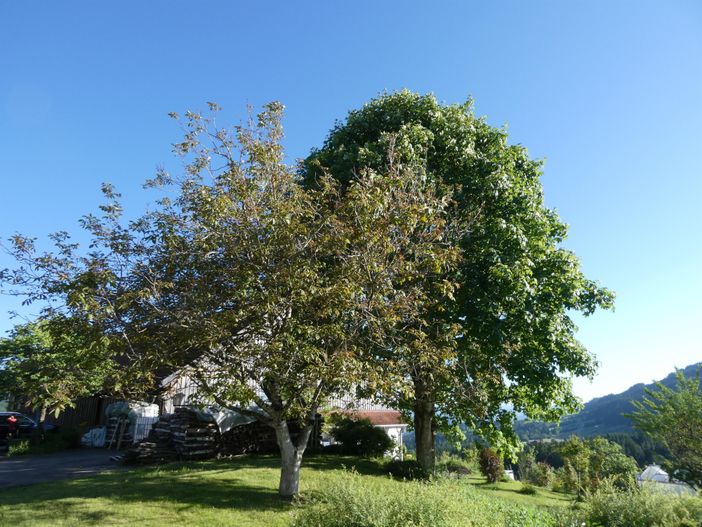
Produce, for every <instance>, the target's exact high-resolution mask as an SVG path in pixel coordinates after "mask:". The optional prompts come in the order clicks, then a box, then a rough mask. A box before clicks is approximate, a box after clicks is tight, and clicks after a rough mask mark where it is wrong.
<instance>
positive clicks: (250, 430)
mask: <svg viewBox="0 0 702 527" xmlns="http://www.w3.org/2000/svg"><path fill="white" fill-rule="evenodd" d="M220 451H221V453H222V454H225V455H236V454H274V453H276V452H278V444H277V442H276V439H275V430H273V429H272V428H271V427H270V426H268V425H264V424H263V423H260V422H258V421H254V422H253V423H248V424H244V425H239V426H235V427H234V428H232V429H230V430H227V431H226V432H224V433H223V434H222V446H221V450H220Z"/></svg>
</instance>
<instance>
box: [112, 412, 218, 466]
mask: <svg viewBox="0 0 702 527" xmlns="http://www.w3.org/2000/svg"><path fill="white" fill-rule="evenodd" d="M219 437H220V435H219V428H218V426H217V423H216V422H215V421H214V419H212V420H205V419H204V418H203V415H202V414H198V412H195V411H193V410H190V409H189V408H176V411H175V413H174V414H166V415H162V416H161V417H160V418H159V420H158V421H156V423H154V425H153V427H152V428H151V430H150V431H149V435H148V436H147V437H146V439H144V440H142V441H140V442H139V443H137V444H136V445H134V446H133V447H132V448H131V449H130V450H129V451H128V452H127V453H126V454H125V456H124V462H125V463H139V464H147V463H158V462H163V461H172V460H176V459H206V458H210V457H213V456H215V455H216V454H217V450H218V447H219Z"/></svg>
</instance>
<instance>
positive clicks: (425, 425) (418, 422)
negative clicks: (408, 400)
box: [414, 381, 436, 474]
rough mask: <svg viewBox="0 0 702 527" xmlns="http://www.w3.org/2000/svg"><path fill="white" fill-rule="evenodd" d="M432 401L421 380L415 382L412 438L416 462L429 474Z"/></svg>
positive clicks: (432, 439)
mask: <svg viewBox="0 0 702 527" xmlns="http://www.w3.org/2000/svg"><path fill="white" fill-rule="evenodd" d="M434 413H435V409H434V401H433V399H432V398H431V396H430V394H429V392H428V391H427V390H426V386H425V384H424V383H423V382H421V381H418V382H415V400H414V438H415V441H416V445H417V462H418V463H419V464H420V465H421V466H422V468H423V469H424V470H426V471H427V472H428V473H429V474H432V473H433V472H434V462H435V459H436V453H435V451H434Z"/></svg>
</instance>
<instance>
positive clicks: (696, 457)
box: [629, 371, 702, 489]
mask: <svg viewBox="0 0 702 527" xmlns="http://www.w3.org/2000/svg"><path fill="white" fill-rule="evenodd" d="M676 379H677V386H675V387H674V388H668V387H667V386H665V385H663V384H662V383H657V385H656V389H654V390H651V389H648V388H647V389H646V397H644V400H643V401H634V402H633V405H634V407H635V408H636V411H635V412H634V413H632V414H631V415H629V417H631V419H632V420H633V421H634V426H635V427H636V428H638V429H639V430H642V431H644V432H646V433H647V434H648V435H649V436H651V437H652V438H653V439H655V440H656V441H660V442H661V443H662V444H663V445H664V446H665V447H667V449H668V450H669V451H670V457H669V460H667V461H665V462H664V463H663V466H664V467H665V468H666V469H667V470H668V471H670V474H671V475H672V476H673V477H674V478H676V479H679V480H680V481H684V482H686V483H688V484H690V485H693V486H694V487H696V488H698V489H702V388H701V387H700V374H699V371H698V374H697V375H696V376H694V377H685V375H684V373H683V372H682V371H677V372H676Z"/></svg>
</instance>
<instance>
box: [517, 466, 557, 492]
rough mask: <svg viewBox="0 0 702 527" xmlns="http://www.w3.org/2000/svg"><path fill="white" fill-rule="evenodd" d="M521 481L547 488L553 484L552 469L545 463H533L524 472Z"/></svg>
mask: <svg viewBox="0 0 702 527" xmlns="http://www.w3.org/2000/svg"><path fill="white" fill-rule="evenodd" d="M523 480H524V481H526V482H527V483H530V484H532V485H536V486H538V487H548V486H550V485H551V483H552V482H553V469H552V468H551V467H550V465H548V464H546V463H534V464H533V465H531V466H530V467H529V468H528V469H527V470H525V471H524V477H523Z"/></svg>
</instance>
